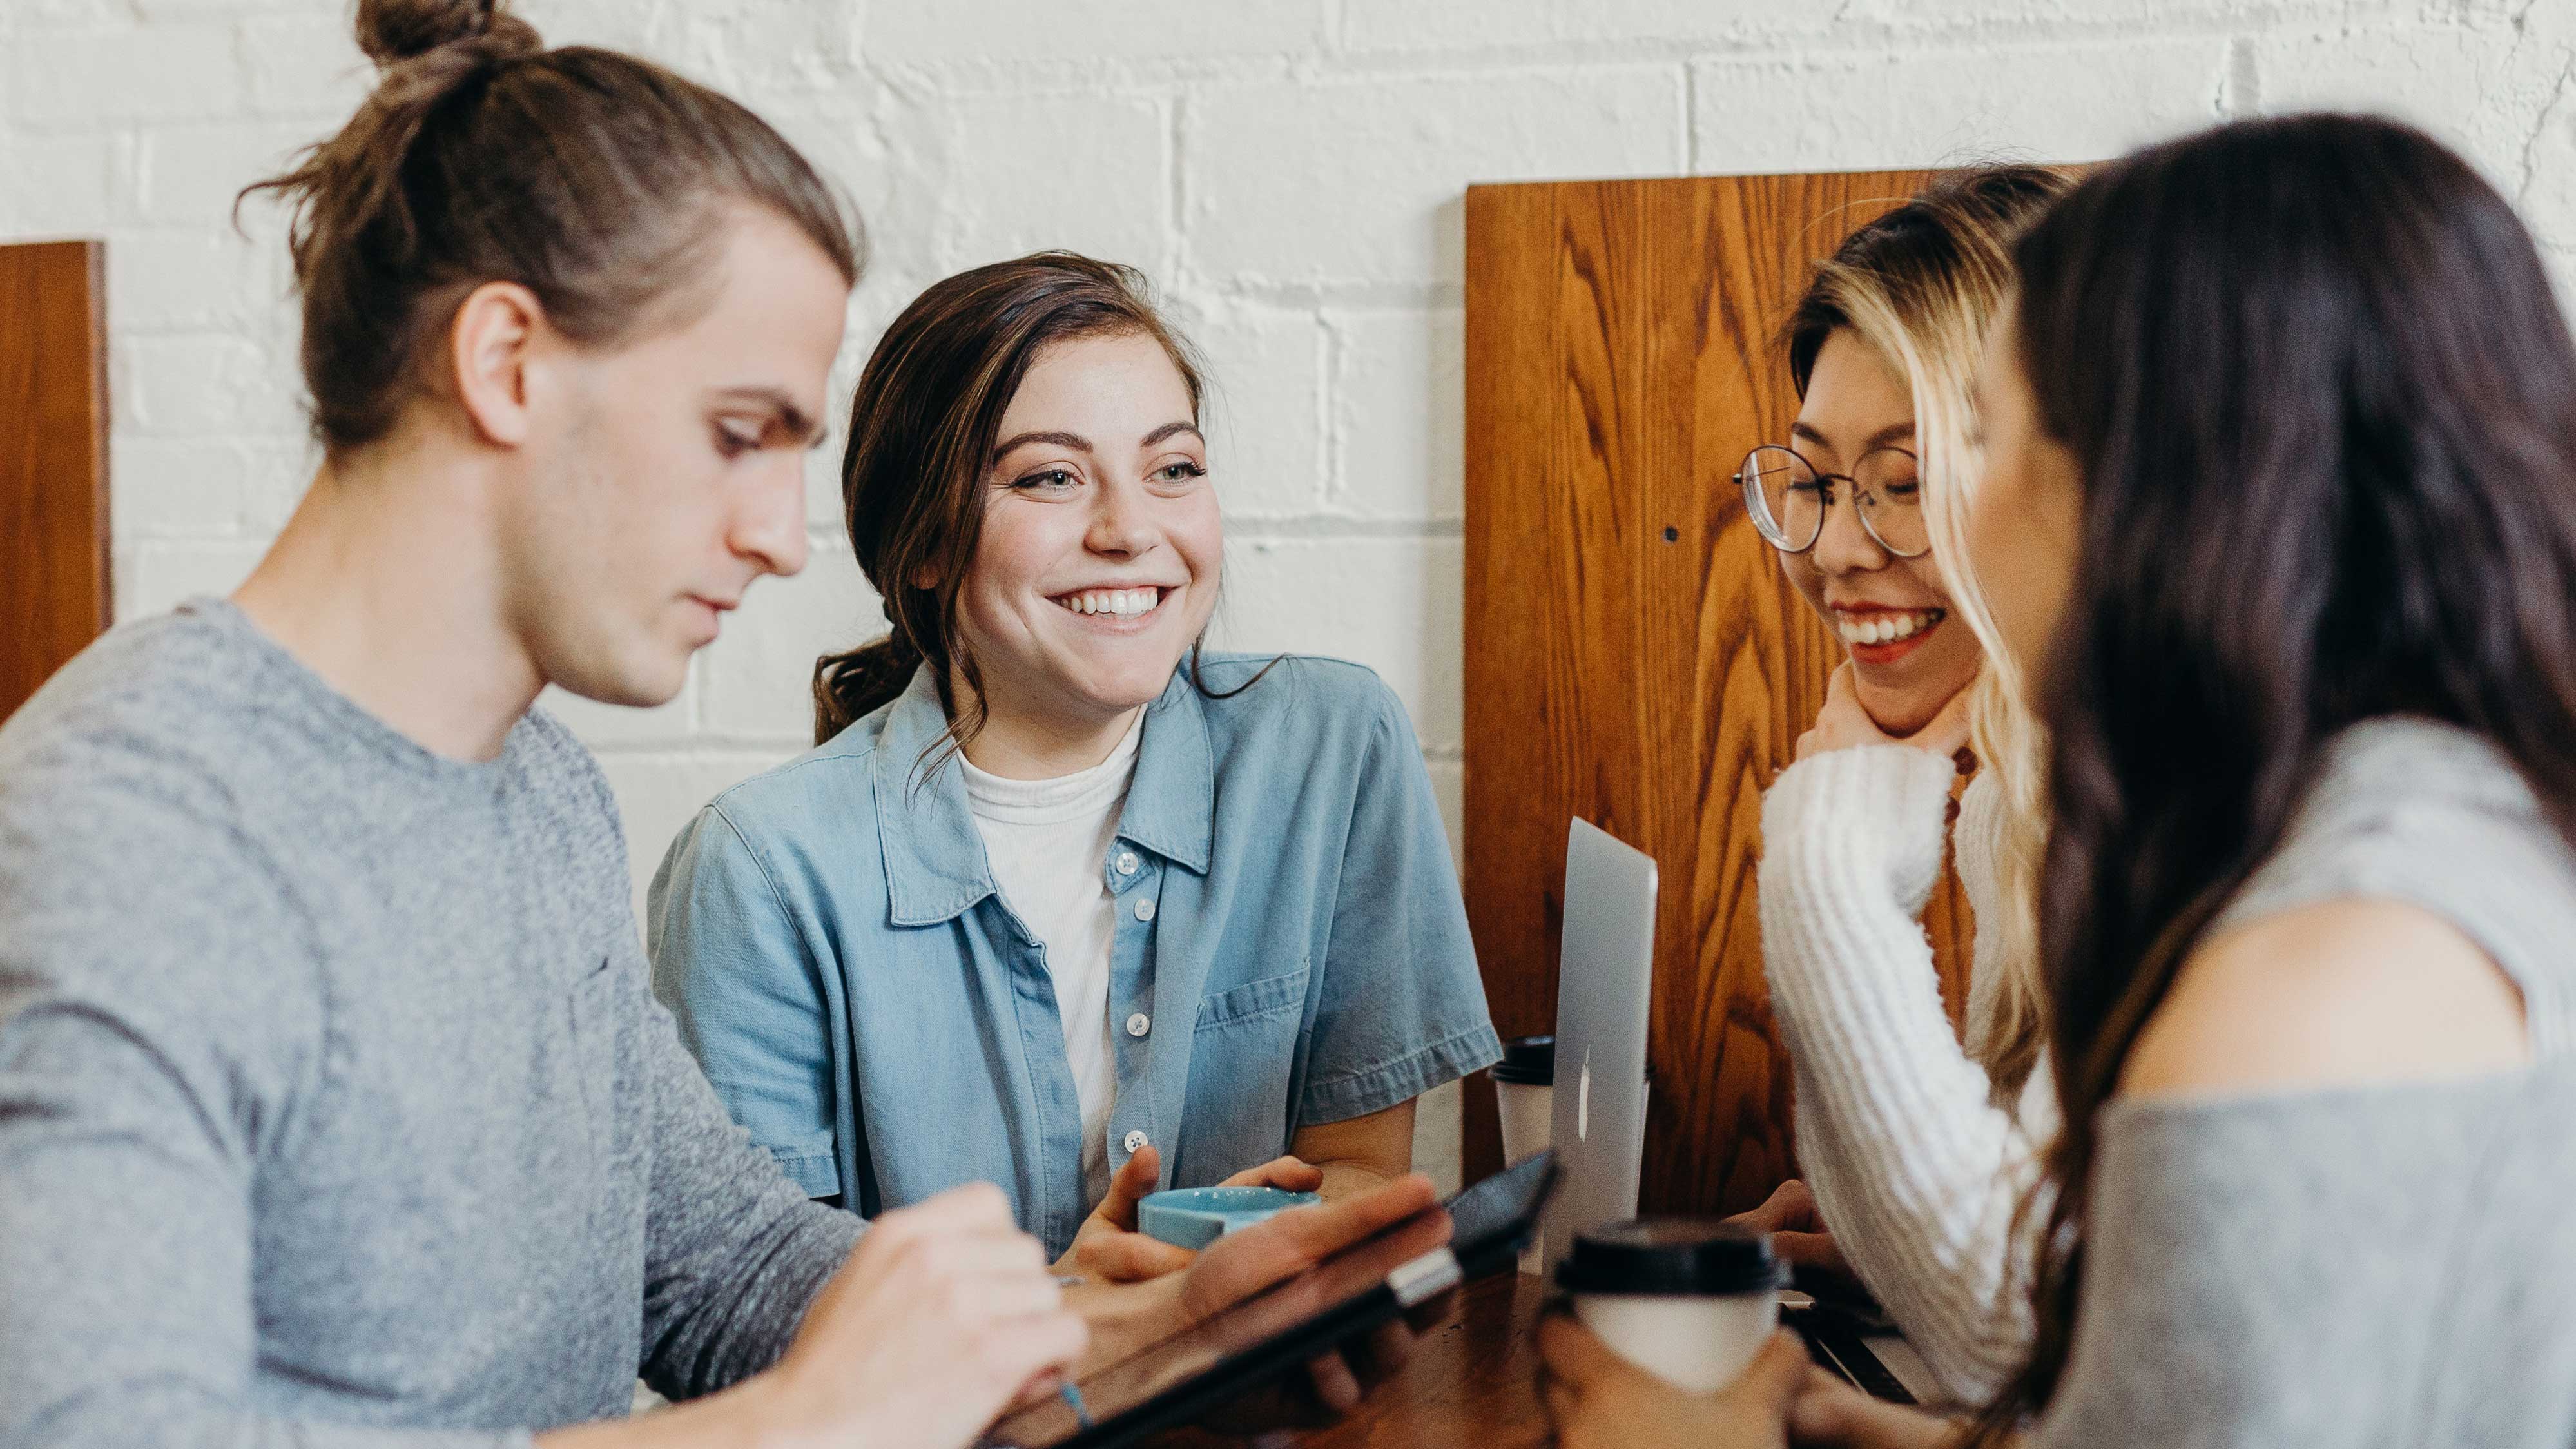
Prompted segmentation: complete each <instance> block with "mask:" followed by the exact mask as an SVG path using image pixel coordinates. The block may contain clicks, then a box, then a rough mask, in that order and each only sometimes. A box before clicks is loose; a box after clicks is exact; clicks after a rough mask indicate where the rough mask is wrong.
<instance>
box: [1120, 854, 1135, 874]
mask: <svg viewBox="0 0 2576 1449" xmlns="http://www.w3.org/2000/svg"><path fill="white" fill-rule="evenodd" d="M1136 865H1137V861H1136V852H1134V851H1132V850H1122V851H1120V852H1118V873H1119V874H1120V875H1134V874H1135V873H1136Z"/></svg>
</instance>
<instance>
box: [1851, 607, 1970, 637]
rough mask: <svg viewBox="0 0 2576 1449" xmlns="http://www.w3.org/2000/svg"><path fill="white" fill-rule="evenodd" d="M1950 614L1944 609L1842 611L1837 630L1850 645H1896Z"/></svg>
mask: <svg viewBox="0 0 2576 1449" xmlns="http://www.w3.org/2000/svg"><path fill="white" fill-rule="evenodd" d="M1947 617H1949V615H1948V613H1947V612H1946V611H1945V610H1941V609H1909V610H1906V611H1904V612H1902V613H1895V614H1838V615H1836V616H1835V618H1834V632H1836V633H1838V634H1840V635H1842V636H1843V642H1844V643H1846V644H1893V643H1895V642H1896V641H1897V640H1899V639H1911V638H1913V637H1914V636H1915V635H1917V634H1920V633H1922V632H1923V631H1924V630H1926V629H1929V628H1931V627H1932V626H1933V625H1935V624H1938V623H1940V622H1941V621H1942V620H1943V619H1945V618H1947Z"/></svg>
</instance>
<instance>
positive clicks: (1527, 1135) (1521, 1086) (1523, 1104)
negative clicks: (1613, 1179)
mask: <svg viewBox="0 0 2576 1449" xmlns="http://www.w3.org/2000/svg"><path fill="white" fill-rule="evenodd" d="M1555 1085H1556V1038H1555V1037H1552V1036H1520V1037H1514V1038H1512V1039H1511V1040H1510V1041H1507V1042H1505V1043H1503V1059H1502V1060H1501V1061H1499V1062H1496V1063H1495V1064H1494V1095H1495V1097H1496V1098H1497V1099H1499V1101H1500V1104H1501V1107H1502V1114H1503V1165H1504V1166H1505V1167H1509V1166H1511V1165H1512V1164H1513V1163H1515V1162H1518V1161H1520V1160H1521V1159H1522V1158H1524V1157H1527V1156H1529V1155H1531V1154H1532V1153H1536V1152H1544V1151H1546V1150H1547V1142H1548V1114H1549V1113H1551V1112H1553V1111H1555V1110H1556V1103H1555V1101H1554V1097H1555V1090H1554V1089H1555Z"/></svg>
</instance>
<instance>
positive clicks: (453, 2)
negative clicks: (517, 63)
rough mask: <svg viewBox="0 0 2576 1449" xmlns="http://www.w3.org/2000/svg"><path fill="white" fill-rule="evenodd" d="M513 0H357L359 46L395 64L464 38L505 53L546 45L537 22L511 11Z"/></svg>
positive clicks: (378, 60)
mask: <svg viewBox="0 0 2576 1449" xmlns="http://www.w3.org/2000/svg"><path fill="white" fill-rule="evenodd" d="M508 3H509V0H358V48H359V49H360V50H363V51H365V52H366V53H367V58H368V59H369V60H372V61H374V62H375V63H376V64H377V65H380V66H387V65H393V64H395V63H397V62H399V61H405V60H409V59H411V58H412V57H413V56H416V55H427V54H429V53H430V52H431V51H433V50H436V49H438V48H439V47H441V46H444V45H454V44H456V43H457V42H459V41H467V40H475V41H482V42H484V43H485V44H486V45H487V46H488V47H490V48H491V49H493V50H495V51H497V52H499V53H501V54H504V55H520V54H524V53H526V52H529V51H536V50H543V49H544V48H545V42H544V41H542V40H539V39H538V38H537V28H536V27H535V26H533V25H530V24H529V23H528V22H526V21H524V20H521V19H520V18H519V17H518V16H516V15H512V14H510V13H509V10H508V8H507V7H508Z"/></svg>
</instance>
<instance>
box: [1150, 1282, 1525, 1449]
mask: <svg viewBox="0 0 2576 1449" xmlns="http://www.w3.org/2000/svg"><path fill="white" fill-rule="evenodd" d="M1547 1291H1548V1290H1547V1280H1545V1279H1543V1278H1540V1277H1537V1276H1535V1275H1531V1274H1524V1273H1510V1274H1502V1275H1498V1276H1495V1277H1492V1278H1487V1279H1484V1280H1483V1281H1481V1282H1477V1283H1471V1284H1469V1285H1468V1286H1467V1287H1466V1288H1465V1289H1464V1290H1462V1291H1461V1292H1460V1293H1459V1294H1458V1296H1457V1297H1456V1299H1454V1300H1453V1301H1452V1302H1451V1304H1450V1308H1449V1312H1448V1314H1447V1315H1446V1316H1445V1317H1443V1318H1442V1319H1441V1320H1440V1321H1439V1322H1437V1323H1435V1324H1433V1325H1432V1326H1431V1327H1429V1328H1427V1329H1425V1330H1424V1331H1423V1333H1422V1337H1421V1340H1420V1341H1419V1342H1418V1343H1416V1344H1415V1345H1414V1350H1413V1357H1412V1358H1411V1360H1409V1361H1408V1362H1407V1363H1406V1364H1405V1366H1404V1368H1403V1369H1402V1370H1401V1371H1399V1372H1398V1373H1397V1374H1396V1375H1395V1377H1393V1378H1391V1379H1389V1380H1387V1381H1386V1382H1384V1383H1382V1384H1379V1385H1378V1386H1377V1388H1376V1389H1375V1390H1374V1391H1373V1392H1372V1393H1370V1395H1369V1396H1368V1399H1367V1401H1366V1402H1364V1403H1362V1404H1361V1405H1360V1408H1359V1411H1358V1412H1357V1413H1355V1414H1353V1415H1351V1416H1350V1417H1349V1418H1347V1419H1344V1420H1343V1421H1342V1422H1340V1423H1338V1424H1335V1425H1333V1426H1332V1427H1330V1428H1327V1429H1316V1430H1311V1431H1307V1432H1305V1433H1302V1434H1286V1433H1275V1434H1269V1435H1264V1436H1262V1438H1261V1439H1260V1440H1259V1441H1258V1442H1259V1443H1260V1444H1262V1445H1263V1446H1265V1449H1267V1446H1273V1445H1288V1444H1296V1445H1302V1446H1306V1449H1442V1446H1446V1445H1459V1446H1469V1449H1545V1446H1547V1445H1550V1444H1553V1443H1555V1442H1556V1436H1555V1433H1554V1431H1553V1430H1551V1429H1550V1428H1549V1427H1548V1422H1547V1411H1546V1410H1545V1409H1543V1408H1541V1407H1540V1405H1539V1400H1538V1343H1537V1339H1536V1337H1535V1330H1536V1328H1537V1325H1538V1315H1539V1309H1540V1307H1541V1306H1542V1305H1544V1304H1545V1303H1546V1301H1547ZM1243 1442H1245V1441H1243V1440H1241V1439H1236V1438H1232V1437H1229V1436H1225V1435H1220V1434H1212V1433H1209V1432H1207V1431H1205V1430H1199V1429H1187V1430H1179V1431H1175V1432H1173V1433H1170V1434H1165V1435H1161V1436H1159V1437H1157V1438H1156V1439H1155V1440H1154V1444H1155V1446H1156V1449H1221V1446H1222V1449H1232V1446H1236V1445H1240V1444H1242V1443H1243Z"/></svg>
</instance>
